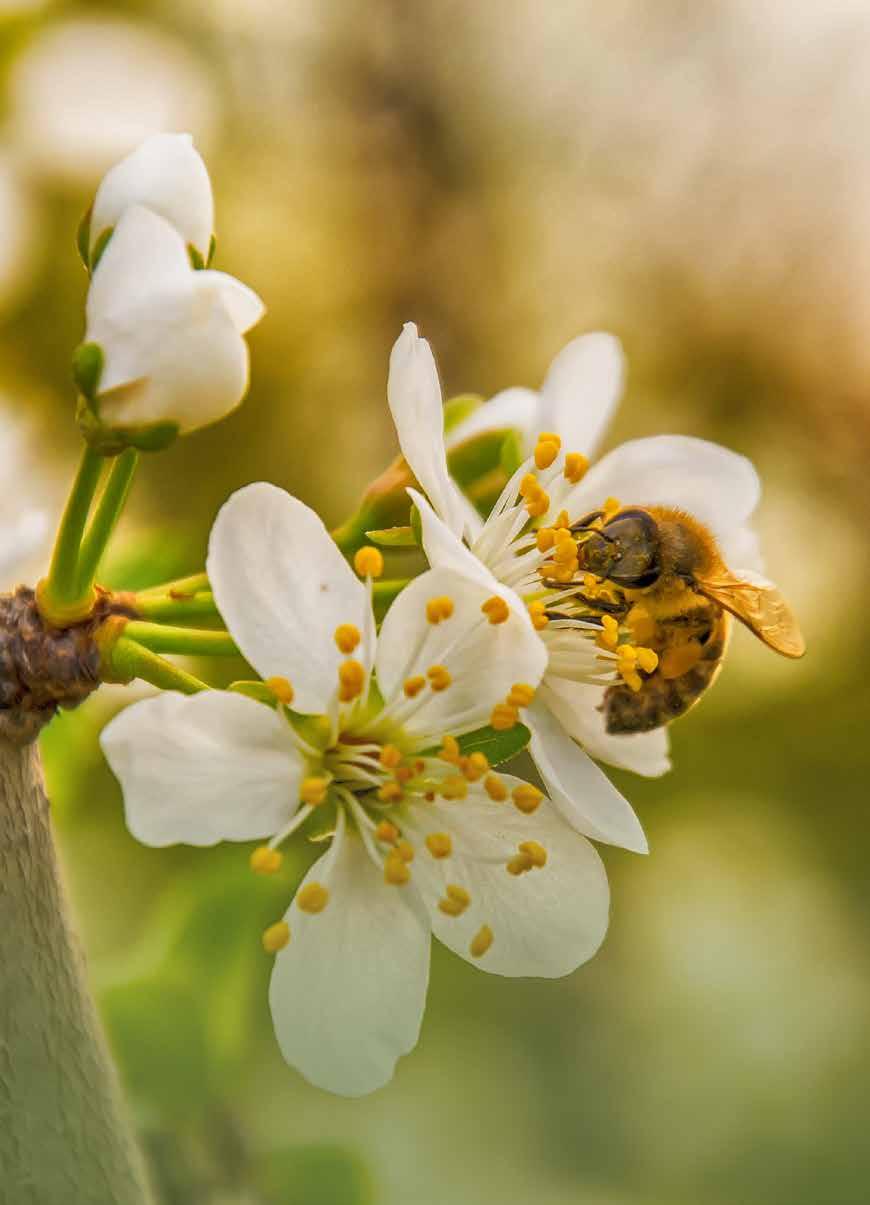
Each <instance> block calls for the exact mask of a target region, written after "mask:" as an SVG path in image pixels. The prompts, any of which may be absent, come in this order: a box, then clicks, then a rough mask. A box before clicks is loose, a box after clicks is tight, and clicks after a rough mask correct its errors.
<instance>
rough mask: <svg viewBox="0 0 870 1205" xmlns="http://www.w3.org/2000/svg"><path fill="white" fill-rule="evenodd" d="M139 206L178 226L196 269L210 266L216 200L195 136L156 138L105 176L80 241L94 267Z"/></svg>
mask: <svg viewBox="0 0 870 1205" xmlns="http://www.w3.org/2000/svg"><path fill="white" fill-rule="evenodd" d="M134 205H144V206H145V207H146V208H147V209H150V210H152V211H153V212H154V213H156V214H159V215H160V217H162V218H165V220H166V221H167V222H169V223H170V225H172V226H174V227H175V229H176V230H177V231H178V233H179V234H180V235H181V238H182V239H183V240H184V244H185V246H186V247H187V249H188V252H189V254H190V257H191V261H192V263H193V265H194V267H196V268H204V267H205V266H206V265H207V264H208V263H209V261H210V259H211V253H212V250H213V239H214V235H213V233H212V232H213V229H214V201H213V198H212V192H211V181H210V180H209V178H208V171H207V170H206V166H205V164H204V163H203V161H202V157H201V156H200V154H199V152H198V151H197V150H196V149H195V148H194V145H193V139H192V138H191V136H190V134H154V135H152V137H151V138H146V139H145V141H144V142H143V143H142V144H141V145H140V146H138V147H137V148H136V150H135V151H133V152H132V154H130V155H128V156H127V157H126V159H122V160H121V162H120V163H116V164H115V166H114V167H113V168H111V169H110V170H109V171H108V172H107V173H106V175H105V176H104V177H103V180H102V183H101V184H100V187H99V188H98V189H97V195H96V197H95V198H94V204H93V207H92V209H91V213H90V215H89V220H88V219H86V223H85V227H84V229H83V232H82V236H81V237H80V250H81V251H82V252H83V253H84V256H83V257H84V258H85V262H86V264H87V265H88V266H89V267H91V268H93V267H95V266H96V264H97V262H98V261H99V258H100V255H101V253H102V251H103V250H104V249H105V246H106V242H107V240H108V238H109V237H110V236H111V233H112V231H113V230H114V229H115V227H116V226H117V225H118V223H119V222H120V220H121V218H122V217H123V216H124V214H125V213H126V212H127V210H128V209H130V208H131V207H132V206H134ZM85 233H86V237H85Z"/></svg>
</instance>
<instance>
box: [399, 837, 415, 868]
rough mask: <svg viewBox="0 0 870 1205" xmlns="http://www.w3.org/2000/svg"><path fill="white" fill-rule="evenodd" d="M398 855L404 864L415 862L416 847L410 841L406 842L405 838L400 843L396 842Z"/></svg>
mask: <svg viewBox="0 0 870 1205" xmlns="http://www.w3.org/2000/svg"><path fill="white" fill-rule="evenodd" d="M396 853H397V854H398V855H399V857H400V858H401V859H402V861H403V862H413V861H414V846H413V845H412V844H411V842H410V841H406V840H405V838H404V837H402V839H401V840H400V841H397V842H396Z"/></svg>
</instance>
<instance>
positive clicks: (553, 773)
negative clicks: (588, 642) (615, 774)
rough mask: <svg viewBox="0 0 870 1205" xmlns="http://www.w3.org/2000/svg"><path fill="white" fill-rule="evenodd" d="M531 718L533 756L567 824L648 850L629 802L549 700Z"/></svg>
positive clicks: (538, 704) (590, 834)
mask: <svg viewBox="0 0 870 1205" xmlns="http://www.w3.org/2000/svg"><path fill="white" fill-rule="evenodd" d="M529 719H530V721H531V723H530V725H529V726H530V727H531V730H532V743H531V747H530V751H531V754H532V757H533V758H534V761H535V765H536V766H537V767H538V770H539V772H540V774H541V777H542V778H543V780H544V782H545V783H546V786H547V790H548V792H549V794H550V798H551V799H552V800H553V803H554V804H555V806H556V807H557V808H558V810H559V812H560V813H561V815H562V816H563V817H564V819H565V820H566V821H567V823H568V824H570V825H571V827H572V828H574V829H576V830H577V831H578V832H581V833H585V834H586V836H587V837H592V838H594V839H595V840H596V841H606V842H607V844H608V845H620V846H622V847H623V848H625V849H630V850H632V852H633V853H639V854H645V853H647V852H648V846H647V842H646V837H645V836H644V834H643V829H642V828H641V826H640V821H639V820H638V818H637V816H635V814H634V812H633V811H632V808H631V805H630V804H629V802H628V800H627V799H625V798H624V797H623V796H622V795H621V794H620V793H619V791H617V789H616V787H615V786H614V785H613V783H612V782H611V781H610V779H609V778H608V777H607V775H606V774H604V773H603V772H602V771H601V770H599V768H598V766H596V765H595V763H594V762H593V761H592V759H591V758H590V757H589V756H588V755H587V754H586V753H584V752H583V750H582V749H581V748H580V746H579V745H577V744H576V743H575V742H574V741H572V740H571V738H570V736H568V734H567V733H566V732H565V729H564V728H563V727H562V725H561V724H560V723H559V722H558V720H557V719H556V718H555V716H554V715H553V714H552V713H551V712H550V711H549V710H548V709H547V707H546V706H545V703H544V701H537V700H536V701H535V703H533V704H532V707H531V711H530V715H529Z"/></svg>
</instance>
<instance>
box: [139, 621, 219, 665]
mask: <svg viewBox="0 0 870 1205" xmlns="http://www.w3.org/2000/svg"><path fill="white" fill-rule="evenodd" d="M124 636H125V637H127V639H129V640H135V641H136V643H137V644H141V645H142V646H143V648H146V649H151V651H152V652H153V653H186V654H189V655H191V656H201V657H237V656H238V655H239V650H238V649H237V648H236V644H235V641H234V640H233V638H232V636H230V634H229V632H205V631H202V630H200V629H197V628H173V627H169V626H167V625H165V624H160V623H145V622H143V621H141V620H138V619H131V620H130V622H129V623H128V624H127V625H126V626H125V628H124Z"/></svg>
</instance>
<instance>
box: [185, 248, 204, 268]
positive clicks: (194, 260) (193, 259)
mask: <svg viewBox="0 0 870 1205" xmlns="http://www.w3.org/2000/svg"><path fill="white" fill-rule="evenodd" d="M187 256H188V259H189V260H190V265H191V267H192V268H193V269H194V270H195V271H196V272H201V271H202V270H203V268H204V267H205V260H204V259H203V258H202V255H201V254H200V253H199V251H197V249H196V247H194V245H193V243H188V244H187Z"/></svg>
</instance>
